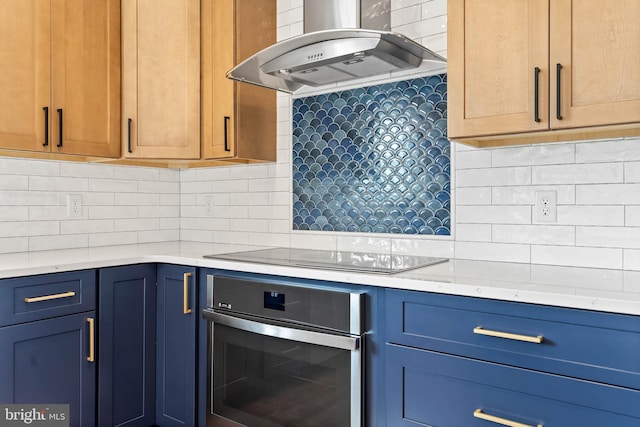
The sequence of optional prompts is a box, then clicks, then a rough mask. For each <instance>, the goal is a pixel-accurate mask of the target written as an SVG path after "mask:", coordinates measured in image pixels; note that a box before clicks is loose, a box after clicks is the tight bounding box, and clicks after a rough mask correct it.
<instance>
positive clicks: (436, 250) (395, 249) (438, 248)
mask: <svg viewBox="0 0 640 427" xmlns="http://www.w3.org/2000/svg"><path fill="white" fill-rule="evenodd" d="M454 246H455V242H454V241H453V240H451V239H430V240H421V239H391V253H392V254H395V255H419V256H432V257H441V258H453V257H454V254H455V253H454Z"/></svg>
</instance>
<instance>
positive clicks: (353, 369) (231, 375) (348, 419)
mask: <svg viewBox="0 0 640 427" xmlns="http://www.w3.org/2000/svg"><path fill="white" fill-rule="evenodd" d="M211 325H212V327H211V337H210V339H211V342H212V343H213V345H212V348H211V356H212V357H211V359H212V360H211V365H210V367H211V370H212V374H211V376H210V378H211V383H210V390H209V392H210V395H211V399H210V405H211V406H210V408H211V410H210V411H209V412H210V414H209V420H208V422H207V426H208V427H211V426H237V425H238V424H239V425H245V426H251V427H280V426H283V427H284V426H296V427H330V426H340V427H342V426H344V427H354V426H356V425H357V426H360V413H361V408H360V406H361V405H360V399H361V393H362V390H361V352H360V349H353V350H347V349H342V348H332V347H329V346H325V345H318V344H310V343H305V342H301V341H297V340H295V339H283V338H276V337H273V336H268V335H263V334H261V333H255V332H249V331H246V330H242V329H238V328H235V327H230V326H226V325H223V324H220V323H216V322H212V323H211ZM276 328H277V327H276ZM267 329H269V328H267ZM288 335H295V333H294V334H288ZM322 335H324V334H322ZM354 404H355V405H357V406H358V407H357V408H353V407H352V405H354ZM230 421H232V422H230ZM236 423H237V424H236Z"/></svg>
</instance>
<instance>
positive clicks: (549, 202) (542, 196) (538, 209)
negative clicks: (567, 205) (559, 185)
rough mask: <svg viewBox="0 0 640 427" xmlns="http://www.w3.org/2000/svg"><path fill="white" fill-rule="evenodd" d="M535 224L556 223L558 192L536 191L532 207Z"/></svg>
mask: <svg viewBox="0 0 640 427" xmlns="http://www.w3.org/2000/svg"><path fill="white" fill-rule="evenodd" d="M533 213H534V215H533V218H534V221H535V222H544V223H554V222H557V221H558V192H557V191H556V190H545V191H536V200H535V204H534V206H533Z"/></svg>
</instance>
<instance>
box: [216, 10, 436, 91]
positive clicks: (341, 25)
mask: <svg viewBox="0 0 640 427" xmlns="http://www.w3.org/2000/svg"><path fill="white" fill-rule="evenodd" d="M390 7H391V5H390V0H304V26H305V27H304V30H305V34H303V35H301V36H297V37H292V38H290V39H287V40H284V41H281V42H279V43H276V44H275V45H273V46H269V47H267V48H266V49H263V50H262V51H260V52H258V53H256V54H255V55H253V56H251V57H250V58H248V59H246V60H245V61H244V62H242V63H241V64H239V65H237V66H236V67H234V68H233V69H231V70H230V71H229V72H228V73H227V77H228V78H230V79H233V80H238V81H241V82H246V83H252V84H255V85H258V86H263V87H267V88H270V89H276V90H280V91H283V92H288V93H294V92H295V91H297V90H298V89H300V88H302V87H304V86H312V87H317V86H324V85H328V84H332V83H338V82H346V81H350V80H356V79H359V78H363V77H370V76H375V75H382V74H386V73H390V72H394V71H401V70H416V71H418V70H419V71H424V73H425V74H427V73H428V72H429V71H432V70H436V69H437V70H442V68H443V66H444V63H445V62H446V60H445V59H444V58H443V57H441V56H439V55H437V54H436V53H433V52H432V51H430V50H429V49H427V48H425V47H424V46H422V45H420V44H418V43H416V42H414V41H412V40H411V39H409V38H407V37H405V36H403V35H401V34H397V33H393V32H390V31H388V30H389V28H390Z"/></svg>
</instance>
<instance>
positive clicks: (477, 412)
mask: <svg viewBox="0 0 640 427" xmlns="http://www.w3.org/2000/svg"><path fill="white" fill-rule="evenodd" d="M473 416H474V417H476V418H480V419H481V420H485V421H491V422H492V423H496V424H501V425H503V426H508V427H534V426H531V425H529V424H522V423H518V422H515V421H511V420H507V419H506V418H500V417H496V416H494V415H489V414H485V413H484V412H482V409H476V410H475V411H474V412H473ZM535 427H543V425H542V424H538V425H537V426H535Z"/></svg>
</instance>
